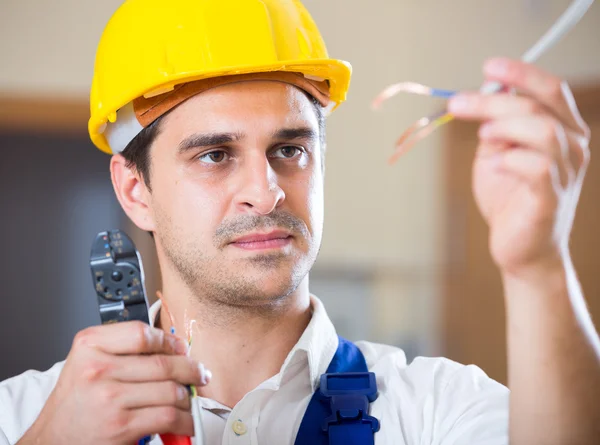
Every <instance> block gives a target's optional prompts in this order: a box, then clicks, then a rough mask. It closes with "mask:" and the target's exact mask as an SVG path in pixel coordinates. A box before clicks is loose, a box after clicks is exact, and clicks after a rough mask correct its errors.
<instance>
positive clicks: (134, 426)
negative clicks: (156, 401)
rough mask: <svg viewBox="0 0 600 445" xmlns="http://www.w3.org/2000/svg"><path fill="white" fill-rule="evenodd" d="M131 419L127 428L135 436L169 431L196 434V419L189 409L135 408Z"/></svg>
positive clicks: (171, 407) (188, 434)
mask: <svg viewBox="0 0 600 445" xmlns="http://www.w3.org/2000/svg"><path fill="white" fill-rule="evenodd" d="M129 419H130V420H129V422H128V426H127V429H128V430H129V432H130V433H131V435H133V436H135V437H144V436H147V435H151V434H167V433H171V434H176V435H180V436H189V437H193V436H194V421H193V419H192V414H191V412H190V411H189V410H183V409H179V408H175V407H173V406H160V407H149V408H141V409H134V410H131V411H130V415H129Z"/></svg>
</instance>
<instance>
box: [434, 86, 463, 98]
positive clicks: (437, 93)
mask: <svg viewBox="0 0 600 445" xmlns="http://www.w3.org/2000/svg"><path fill="white" fill-rule="evenodd" d="M456 93H457V91H452V90H441V89H439V88H432V89H431V95H432V96H433V97H442V98H444V99H450V98H451V97H452V96H454V95H455V94H456Z"/></svg>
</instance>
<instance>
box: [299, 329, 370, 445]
mask: <svg viewBox="0 0 600 445" xmlns="http://www.w3.org/2000/svg"><path fill="white" fill-rule="evenodd" d="M376 398H377V383H376V381H375V374H373V373H372V372H369V369H368V368H367V363H366V362H365V358H364V356H363V355H362V353H361V352H360V349H358V348H357V347H356V345H355V344H354V343H351V342H349V341H348V340H346V339H344V338H342V337H339V345H338V348H337V351H336V352H335V355H334V356H333V359H332V360H331V363H330V364H329V367H328V368H327V372H326V373H325V374H323V375H322V376H321V385H320V387H319V389H318V390H317V391H316V392H315V393H314V394H313V396H312V398H311V399H310V403H309V404H308V408H307V409H306V413H305V414H304V418H303V419H302V423H301V424H300V429H299V430H298V435H297V436H296V442H295V445H374V443H375V437H374V436H375V433H376V432H377V431H379V421H378V420H377V419H376V418H374V417H371V416H369V415H368V413H369V403H371V402H373V401H375V399H376Z"/></svg>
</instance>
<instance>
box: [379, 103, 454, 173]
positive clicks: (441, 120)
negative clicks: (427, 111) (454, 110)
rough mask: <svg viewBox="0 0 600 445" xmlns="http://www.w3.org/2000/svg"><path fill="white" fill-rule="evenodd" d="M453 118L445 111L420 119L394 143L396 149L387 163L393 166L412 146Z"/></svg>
mask: <svg viewBox="0 0 600 445" xmlns="http://www.w3.org/2000/svg"><path fill="white" fill-rule="evenodd" d="M453 119H454V116H453V115H452V114H450V113H448V112H446V111H443V112H442V113H439V114H436V115H433V116H428V117H422V118H421V119H419V120H418V121H417V122H415V123H414V124H412V125H411V126H410V127H409V128H408V129H407V130H406V131H405V132H404V133H402V135H401V136H400V138H398V140H397V141H396V149H395V151H394V153H393V154H392V156H391V157H390V159H389V161H388V163H389V164H390V165H392V164H394V163H395V162H396V161H397V160H398V159H399V158H400V157H401V156H402V155H404V154H406V153H407V152H408V151H409V150H410V149H411V148H412V147H414V145H415V144H416V143H417V142H419V141H421V140H423V139H425V138H426V137H427V136H429V135H430V134H431V133H433V132H434V131H435V130H436V129H437V128H439V127H441V126H442V125H444V124H446V123H448V122H450V121H452V120H453Z"/></svg>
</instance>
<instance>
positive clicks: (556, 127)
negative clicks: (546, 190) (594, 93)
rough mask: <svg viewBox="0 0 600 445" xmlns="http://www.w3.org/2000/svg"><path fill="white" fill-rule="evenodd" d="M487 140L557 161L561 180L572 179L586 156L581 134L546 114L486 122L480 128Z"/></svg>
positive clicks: (582, 164)
mask: <svg viewBox="0 0 600 445" xmlns="http://www.w3.org/2000/svg"><path fill="white" fill-rule="evenodd" d="M479 137H480V138H481V139H482V141H485V142H486V143H506V144H509V145H511V146H521V147H526V148H532V149H534V150H537V151H539V152H542V153H544V154H546V155H547V156H549V157H550V158H551V159H552V160H553V162H556V164H557V166H558V169H559V173H560V175H561V182H562V183H563V185H566V181H568V180H570V179H572V175H573V174H576V173H577V172H578V171H579V170H580V168H581V167H583V166H584V165H585V164H586V162H587V159H588V158H589V153H588V151H589V150H588V146H587V142H586V140H585V139H584V138H583V137H582V136H578V135H577V134H575V133H574V132H571V131H567V130H565V128H564V127H563V126H562V125H561V124H560V123H559V122H557V121H556V120H555V119H552V118H550V117H547V116H521V117H513V118H506V119H500V120H494V121H489V122H487V123H485V124H484V125H482V126H481V128H480V129H479Z"/></svg>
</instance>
